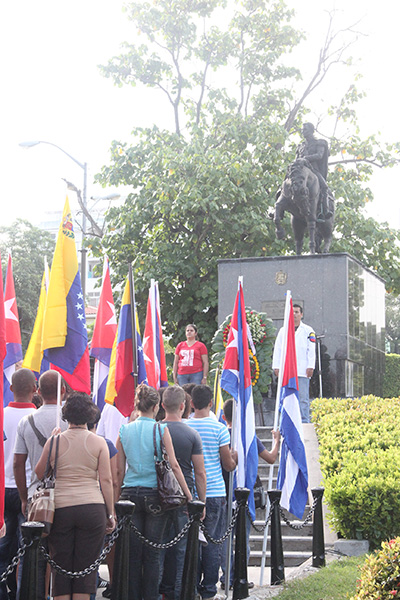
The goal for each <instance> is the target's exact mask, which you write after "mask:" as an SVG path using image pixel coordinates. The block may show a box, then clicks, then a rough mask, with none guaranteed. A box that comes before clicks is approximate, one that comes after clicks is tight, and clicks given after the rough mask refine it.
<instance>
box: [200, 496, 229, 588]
mask: <svg viewBox="0 0 400 600" xmlns="http://www.w3.org/2000/svg"><path fill="white" fill-rule="evenodd" d="M204 525H205V527H206V529H207V531H208V533H209V534H210V535H211V536H212V537H213V538H220V537H222V535H223V534H224V533H225V526H226V498H225V496H223V497H218V498H207V499H206V518H205V519H204ZM219 553H220V547H219V546H217V545H216V544H210V543H209V544H207V546H202V547H201V548H200V556H199V570H198V585H197V589H198V591H199V593H200V595H201V597H202V598H213V597H214V596H215V594H216V593H217V583H218V574H219Z"/></svg>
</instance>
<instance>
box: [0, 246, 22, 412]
mask: <svg viewBox="0 0 400 600" xmlns="http://www.w3.org/2000/svg"><path fill="white" fill-rule="evenodd" d="M4 314H5V320H6V343H7V354H6V357H5V359H4V376H3V383H4V389H3V405H4V406H8V404H9V402H12V401H13V400H14V394H13V393H12V391H11V390H10V385H11V378H12V375H13V373H14V371H15V365H16V364H17V363H18V362H20V361H22V345H21V330H20V327H19V317H18V308H17V299H16V297H15V287H14V277H13V271H12V260H11V254H9V255H8V263H7V271H6V284H5V287H4Z"/></svg>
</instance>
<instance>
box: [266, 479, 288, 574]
mask: <svg viewBox="0 0 400 600" xmlns="http://www.w3.org/2000/svg"><path fill="white" fill-rule="evenodd" d="M281 493H282V492H281V490H269V491H268V496H269V500H270V502H271V505H272V506H273V508H272V514H271V585H279V584H281V583H283V582H284V581H285V564H284V560H283V546H282V532H281V513H280V506H279V502H280V499H281Z"/></svg>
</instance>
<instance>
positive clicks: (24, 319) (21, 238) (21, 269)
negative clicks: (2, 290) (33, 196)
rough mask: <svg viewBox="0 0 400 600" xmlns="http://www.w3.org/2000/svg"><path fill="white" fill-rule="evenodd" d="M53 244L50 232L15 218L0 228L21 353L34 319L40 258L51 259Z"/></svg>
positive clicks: (40, 277) (3, 257) (39, 280)
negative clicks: (11, 282)
mask: <svg viewBox="0 0 400 600" xmlns="http://www.w3.org/2000/svg"><path fill="white" fill-rule="evenodd" d="M54 245H55V242H54V239H53V236H52V235H51V234H50V233H48V232H47V231H43V230H42V229H39V228H37V227H34V226H33V225H31V223H29V222H28V221H24V220H23V219H17V220H16V221H15V222H14V223H13V224H12V225H10V226H9V227H0V251H1V257H2V270H3V274H4V276H5V271H6V268H7V253H8V249H10V250H11V255H12V261H13V274H14V283H15V294H16V297H17V306H18V314H19V321H20V327H21V338H22V350H23V352H25V350H26V348H27V346H28V343H29V340H30V337H31V333H32V329H33V324H34V322H35V318H36V311H37V307H38V303H39V295H40V286H41V282H42V276H43V271H44V258H45V257H47V258H48V259H49V260H51V257H52V256H53V252H54Z"/></svg>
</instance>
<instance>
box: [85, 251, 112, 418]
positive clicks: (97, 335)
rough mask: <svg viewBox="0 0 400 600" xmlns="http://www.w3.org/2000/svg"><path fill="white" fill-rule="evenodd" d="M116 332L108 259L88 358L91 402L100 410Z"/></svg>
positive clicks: (105, 263)
mask: <svg viewBox="0 0 400 600" xmlns="http://www.w3.org/2000/svg"><path fill="white" fill-rule="evenodd" d="M116 332H117V318H116V316H115V307H114V299H113V295H112V289H111V280H110V266H109V263H108V258H106V259H105V261H104V269H103V286H102V288H101V294H100V302H99V306H98V309H97V315H96V323H95V325H94V330H93V337H92V343H91V347H90V356H93V357H94V358H95V359H96V360H95V363H94V374H93V402H94V403H95V404H97V406H98V407H99V408H100V410H103V407H104V404H105V400H104V398H105V394H106V386H107V378H108V373H109V370H110V359H111V351H112V347H113V343H114V339H115V334H116Z"/></svg>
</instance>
